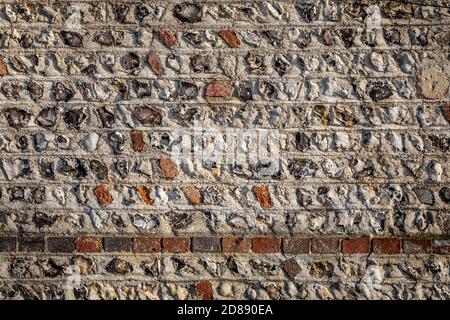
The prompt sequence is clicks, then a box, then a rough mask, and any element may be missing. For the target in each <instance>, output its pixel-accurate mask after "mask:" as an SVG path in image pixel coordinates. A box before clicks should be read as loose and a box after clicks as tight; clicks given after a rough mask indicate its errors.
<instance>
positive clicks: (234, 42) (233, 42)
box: [219, 29, 241, 48]
mask: <svg viewBox="0 0 450 320" xmlns="http://www.w3.org/2000/svg"><path fill="white" fill-rule="evenodd" d="M219 35H220V37H221V38H222V39H223V40H224V41H225V42H226V43H227V44H228V46H229V47H230V48H238V47H239V46H240V45H241V41H240V40H239V38H238V37H237V36H236V33H235V32H234V31H233V30H230V29H222V30H220V32H219Z"/></svg>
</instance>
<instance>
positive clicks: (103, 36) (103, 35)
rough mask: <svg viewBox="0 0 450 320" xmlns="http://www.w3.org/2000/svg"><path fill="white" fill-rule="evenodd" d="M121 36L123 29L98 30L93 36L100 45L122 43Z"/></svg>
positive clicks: (122, 35)
mask: <svg viewBox="0 0 450 320" xmlns="http://www.w3.org/2000/svg"><path fill="white" fill-rule="evenodd" d="M123 38H124V32H123V31H114V30H107V31H102V32H99V33H98V34H97V35H96V36H95V41H97V42H98V43H99V44H101V45H102V46H118V45H120V44H121V43H122V41H123Z"/></svg>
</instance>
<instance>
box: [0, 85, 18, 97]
mask: <svg viewBox="0 0 450 320" xmlns="http://www.w3.org/2000/svg"><path fill="white" fill-rule="evenodd" d="M21 91H22V85H21V84H19V83H14V82H4V83H3V84H2V92H3V94H4V95H5V96H6V97H7V98H8V99H18V98H20V92H21Z"/></svg>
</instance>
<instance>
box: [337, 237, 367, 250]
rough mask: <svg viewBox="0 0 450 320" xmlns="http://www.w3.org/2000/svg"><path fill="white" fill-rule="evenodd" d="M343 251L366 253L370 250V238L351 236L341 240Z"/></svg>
mask: <svg viewBox="0 0 450 320" xmlns="http://www.w3.org/2000/svg"><path fill="white" fill-rule="evenodd" d="M342 252H343V253H361V254H366V253H369V252H370V238H368V237H364V238H352V239H344V240H342Z"/></svg>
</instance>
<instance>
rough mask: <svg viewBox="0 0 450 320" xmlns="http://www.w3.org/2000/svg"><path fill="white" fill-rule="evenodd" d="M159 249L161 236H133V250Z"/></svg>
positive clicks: (143, 251)
mask: <svg viewBox="0 0 450 320" xmlns="http://www.w3.org/2000/svg"><path fill="white" fill-rule="evenodd" d="M160 251H161V238H154V237H137V238H134V243H133V252H135V253H152V252H160Z"/></svg>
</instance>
